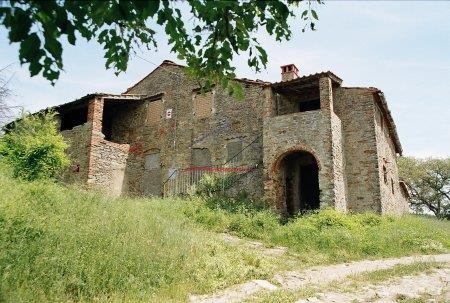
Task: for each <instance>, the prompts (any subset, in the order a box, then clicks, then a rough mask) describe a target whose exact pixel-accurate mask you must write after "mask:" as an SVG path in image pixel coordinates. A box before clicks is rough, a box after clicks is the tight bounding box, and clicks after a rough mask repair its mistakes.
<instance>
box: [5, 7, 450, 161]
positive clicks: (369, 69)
mask: <svg viewBox="0 0 450 303" xmlns="http://www.w3.org/2000/svg"><path fill="white" fill-rule="evenodd" d="M317 11H318V13H319V19H320V20H319V22H318V28H317V31H315V32H307V33H304V34H302V33H301V30H300V29H301V23H300V22H299V21H292V25H293V26H294V36H293V39H292V40H291V41H289V42H283V43H278V42H275V41H274V39H273V38H272V37H270V36H267V35H263V34H261V35H259V36H260V42H261V43H262V44H263V46H264V47H265V48H266V50H267V52H268V55H269V64H268V66H267V70H265V71H263V72H261V73H260V74H257V75H255V73H254V72H252V71H251V70H250V69H249V68H248V67H247V66H246V65H245V62H246V57H244V56H243V57H241V58H237V59H236V60H235V64H236V66H237V74H238V75H239V76H240V77H247V78H259V79H263V80H268V81H279V80H280V68H279V67H280V66H281V65H285V64H289V63H295V64H296V65H297V67H298V68H299V69H300V73H301V74H303V75H306V74H310V73H315V72H319V71H325V70H331V71H333V72H334V73H335V74H337V75H338V76H339V77H341V78H342V79H344V82H343V85H344V86H374V87H377V88H379V89H381V90H382V91H383V92H384V93H385V95H386V98H387V101H388V104H389V107H390V109H391V111H392V114H393V116H394V120H395V121H396V124H397V128H398V132H399V136H400V140H401V142H402V145H403V149H404V152H405V154H406V155H413V156H419V157H426V156H450V105H449V103H450V2H445V1H441V2H431V1H414V2H405V1H399V2H390V1H379V2H376V1H373V2H369V1H367V2H362V1H360V2H351V1H342V2H340V1H339V2H338V1H328V2H326V3H325V5H321V6H319V7H318V8H317ZM296 29H298V30H296ZM159 37H160V38H161V40H160V41H161V42H160V48H159V49H158V51H157V52H154V51H146V52H143V53H142V54H141V56H142V57H144V58H146V59H147V60H149V61H151V62H153V63H156V64H159V63H160V62H162V60H164V59H170V60H174V61H177V60H176V59H175V58H176V56H175V55H174V54H171V53H170V52H169V48H168V47H167V43H166V40H165V37H164V36H163V35H160V36H159ZM64 51H65V53H64V69H65V72H63V73H62V75H61V77H60V79H59V81H58V82H57V84H56V85H55V86H54V87H52V86H51V85H50V84H49V83H48V82H47V81H45V80H43V79H42V78H41V77H34V78H30V77H29V75H28V70H27V67H26V66H22V67H21V66H20V65H19V64H18V63H17V61H18V59H17V54H18V48H17V45H9V42H8V40H7V38H6V32H5V30H4V29H1V30H0V66H5V65H7V64H10V63H13V62H16V63H15V64H13V66H12V68H11V71H12V72H13V73H14V81H13V89H14V97H13V100H12V101H13V102H14V103H15V104H16V105H22V106H24V107H25V108H26V109H28V110H31V111H35V110H38V109H41V108H44V107H47V106H52V105H57V104H60V103H65V102H69V101H71V100H74V99H76V98H78V97H80V96H83V95H84V94H87V93H91V92H111V93H121V92H123V91H124V90H125V89H126V88H127V87H129V86H131V85H133V84H134V83H135V82H137V81H138V80H140V79H141V78H142V77H144V76H145V75H146V74H148V73H149V72H150V71H151V70H152V69H154V68H155V65H153V64H151V63H149V62H146V61H143V60H142V59H140V58H137V57H135V58H133V59H132V60H131V62H130V65H129V69H128V71H127V72H126V73H125V74H121V75H119V76H118V77H116V76H115V75H114V73H113V71H112V70H105V67H104V59H103V58H102V56H103V54H102V49H101V47H100V46H99V45H97V44H96V43H94V42H92V43H86V42H82V43H79V44H78V45H77V46H76V47H73V46H70V45H67V46H65V49H64Z"/></svg>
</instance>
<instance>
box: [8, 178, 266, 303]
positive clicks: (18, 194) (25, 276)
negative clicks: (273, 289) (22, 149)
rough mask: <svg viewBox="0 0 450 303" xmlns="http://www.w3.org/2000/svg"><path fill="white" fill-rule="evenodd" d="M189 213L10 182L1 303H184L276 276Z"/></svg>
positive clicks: (162, 204) (170, 204) (159, 203)
mask: <svg viewBox="0 0 450 303" xmlns="http://www.w3.org/2000/svg"><path fill="white" fill-rule="evenodd" d="M181 206H182V204H177V203H175V201H170V200H151V201H150V200H145V199H128V198H120V199H111V198H107V197H105V196H102V195H101V194H99V193H95V192H87V191H83V190H77V189H74V188H63V187H60V186H58V185H55V184H51V183H41V182H35V183H22V182H17V181H12V180H10V179H8V178H5V177H3V176H0V247H1V250H0V277H1V280H0V281H1V283H0V302H48V301H52V302H56V301H58V302H61V301H63V302H72V301H81V302H90V301H96V302H119V301H120V302H144V301H145V302H148V301H152V302H171V301H177V302H178V301H185V300H186V298H187V295H188V294H189V293H205V292H211V291H213V290H215V289H217V288H222V287H225V286H227V285H230V284H235V283H239V282H242V281H244V280H248V279H252V278H266V277H268V276H270V275H271V270H272V269H273V265H271V264H270V263H269V262H268V260H266V259H265V258H264V257H261V256H260V255H258V254H256V253H254V252H249V251H247V250H244V249H239V248H236V247H231V246H228V245H225V244H224V243H223V242H222V241H219V240H218V238H217V237H216V236H215V235H214V234H212V233H211V232H208V231H205V230H204V229H201V228H198V227H197V226H196V225H195V224H194V223H193V222H192V221H191V220H189V219H188V218H186V216H185V215H184V214H183V212H181V211H180V209H179V208H180V207H181Z"/></svg>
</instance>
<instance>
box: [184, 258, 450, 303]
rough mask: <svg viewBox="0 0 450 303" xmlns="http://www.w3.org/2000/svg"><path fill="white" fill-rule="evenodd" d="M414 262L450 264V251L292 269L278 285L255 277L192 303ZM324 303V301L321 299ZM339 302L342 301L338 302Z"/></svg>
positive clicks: (325, 281)
mask: <svg viewBox="0 0 450 303" xmlns="http://www.w3.org/2000/svg"><path fill="white" fill-rule="evenodd" d="M414 262H442V263H450V254H443V255H425V256H416V257H403V258H395V259H383V260H364V261H358V262H351V263H345V264H337V265H330V266H319V267H313V268H310V269H306V270H301V271H288V272H284V273H281V274H277V275H275V276H274V277H273V280H274V281H276V284H277V285H275V284H273V283H270V282H269V281H266V280H253V281H249V282H246V283H243V284H240V285H235V286H232V287H230V288H227V289H225V290H223V291H220V292H218V293H215V294H211V295H202V296H196V295H193V296H191V297H190V302H192V303H213V302H214V303H222V302H223V303H232V302H241V301H243V300H245V299H247V298H249V297H251V296H252V295H255V294H257V293H259V292H261V291H264V290H265V291H274V290H279V289H286V290H298V289H301V288H302V287H305V286H307V285H309V286H311V285H315V286H320V285H326V284H328V283H330V282H333V281H338V280H342V279H343V278H345V277H347V276H350V275H355V274H360V273H363V272H368V271H375V270H380V269H387V268H391V267H393V266H395V265H400V264H411V263H414ZM319 302H320V301H319ZM337 302H339V301H337Z"/></svg>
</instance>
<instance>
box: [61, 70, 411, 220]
mask: <svg viewBox="0 0 450 303" xmlns="http://www.w3.org/2000/svg"><path fill="white" fill-rule="evenodd" d="M236 81H238V80H236ZM240 83H241V84H242V85H243V86H244V92H245V99H244V100H243V101H237V100H235V99H234V98H232V97H231V96H229V95H228V93H227V92H225V91H223V90H222V89H221V88H218V87H216V88H213V89H212V90H211V91H210V92H206V93H204V94H199V87H198V85H197V83H196V82H195V81H192V80H191V79H190V78H189V77H187V76H186V74H185V69H184V68H183V67H181V66H179V65H176V64H173V63H163V64H162V65H161V66H159V67H158V68H156V69H155V70H154V71H153V72H152V73H150V74H149V75H148V76H147V77H145V78H144V79H143V80H141V81H140V82H138V83H137V84H136V85H135V86H133V87H132V88H130V89H129V90H128V91H127V94H142V95H146V96H147V98H146V99H143V100H129V101H127V100H125V98H124V100H119V99H120V98H119V99H114V98H111V97H110V99H108V97H107V96H102V95H99V96H97V97H93V99H92V100H90V101H89V107H88V122H87V123H86V124H84V125H81V126H77V127H75V128H74V129H72V130H68V131H63V132H62V134H63V136H64V138H66V140H67V141H68V142H69V144H71V147H70V148H69V154H70V157H71V159H72V161H73V163H72V166H71V169H70V170H68V171H67V172H66V173H65V175H64V178H65V180H67V181H69V182H83V181H86V180H87V182H88V183H89V184H93V185H95V186H97V187H100V188H103V189H106V190H107V191H108V192H110V193H112V194H138V195H142V194H144V195H149V196H152V195H156V196H159V195H161V193H162V191H163V185H164V183H165V182H166V181H167V180H168V179H169V177H170V178H177V176H178V173H179V172H181V171H183V169H186V168H190V167H192V166H212V167H216V168H223V167H227V168H230V167H236V168H244V170H245V169H248V171H249V172H247V173H244V174H242V178H240V179H239V181H237V182H236V183H235V187H234V188H232V189H231V190H230V192H232V193H233V194H236V195H237V194H242V192H244V191H245V192H246V194H248V196H249V197H250V198H253V199H260V198H263V196H264V197H265V198H266V199H267V200H268V201H269V202H271V203H273V204H274V205H276V206H277V208H278V209H279V210H281V211H285V208H286V205H284V204H285V203H284V201H285V199H284V192H283V187H284V184H283V181H282V178H283V171H282V170H283V169H281V167H280V163H281V161H282V159H283V158H284V157H285V156H286V155H288V154H289V153H292V152H296V151H306V152H309V153H311V154H312V155H313V156H314V158H315V159H316V161H317V163H318V167H319V188H320V196H321V205H320V207H327V206H333V207H335V208H336V209H339V210H341V211H347V210H349V211H357V212H362V211H374V212H383V213H401V212H403V211H405V209H406V208H405V205H406V201H405V199H404V197H403V195H402V191H401V189H400V187H399V182H398V171H397V166H396V163H395V160H396V154H395V152H394V150H395V149H394V146H393V142H392V140H391V138H390V135H389V133H388V131H387V127H385V126H384V125H383V123H382V121H383V117H382V114H381V111H380V110H379V109H377V107H376V103H375V102H374V93H373V90H371V89H365V88H343V87H340V86H339V84H337V83H336V81H335V82H332V80H331V78H329V77H328V76H323V77H321V78H320V79H314V80H313V81H312V82H311V83H308V85H307V89H305V91H303V92H302V93H300V94H299V95H295V94H292V92H290V91H289V89H287V90H285V92H288V95H284V96H282V95H278V94H277V93H275V91H274V90H272V88H271V87H270V85H267V83H262V82H259V83H258V82H251V81H242V80H240ZM316 98H319V99H320V109H319V110H310V111H305V112H296V111H298V110H299V107H298V104H297V103H298V102H299V100H303V101H306V102H307V101H308V100H313V99H314V100H317V99H316ZM296 102H297V103H296ZM103 120H105V121H103ZM108 123H109V125H110V130H111V131H110V132H108V134H107V138H106V139H108V140H105V135H104V134H103V132H106V129H105V126H107V124H108ZM383 167H385V170H384V169H383ZM188 171H189V170H188ZM384 171H386V173H385V172H384ZM385 177H386V180H387V181H386V182H384V180H385Z"/></svg>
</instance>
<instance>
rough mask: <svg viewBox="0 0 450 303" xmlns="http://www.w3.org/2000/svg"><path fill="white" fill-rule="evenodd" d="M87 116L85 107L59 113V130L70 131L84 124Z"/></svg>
mask: <svg viewBox="0 0 450 303" xmlns="http://www.w3.org/2000/svg"><path fill="white" fill-rule="evenodd" d="M87 114H88V109H87V106H86V107H81V108H77V109H72V110H70V111H67V112H62V113H60V114H59V116H60V118H61V130H68V129H72V128H74V127H75V126H78V125H82V124H84V123H86V122H87Z"/></svg>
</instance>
